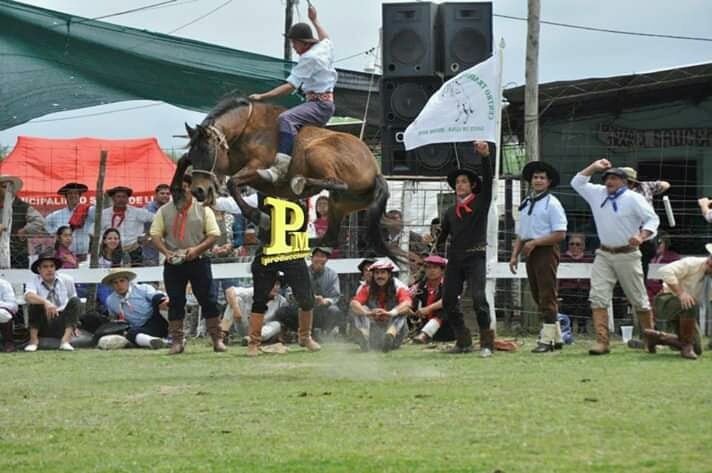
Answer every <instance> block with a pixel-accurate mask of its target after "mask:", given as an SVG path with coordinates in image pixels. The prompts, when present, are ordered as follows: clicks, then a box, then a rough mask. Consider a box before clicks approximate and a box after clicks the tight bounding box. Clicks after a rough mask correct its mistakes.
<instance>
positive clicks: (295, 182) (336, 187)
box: [289, 176, 349, 195]
mask: <svg viewBox="0 0 712 473" xmlns="http://www.w3.org/2000/svg"><path fill="white" fill-rule="evenodd" d="M289 185H290V187H291V188H292V192H294V194H296V195H302V194H303V193H304V190H305V189H306V188H310V189H317V192H321V191H322V190H328V191H347V190H349V186H348V184H346V183H345V182H342V181H339V180H337V179H316V178H313V177H304V176H294V177H293V178H292V180H291V181H290V182H289Z"/></svg>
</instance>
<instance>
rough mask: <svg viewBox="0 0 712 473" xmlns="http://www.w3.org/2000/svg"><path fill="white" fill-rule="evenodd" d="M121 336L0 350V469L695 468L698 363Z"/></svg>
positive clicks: (700, 389)
mask: <svg viewBox="0 0 712 473" xmlns="http://www.w3.org/2000/svg"><path fill="white" fill-rule="evenodd" d="M532 343H533V341H531V340H529V341H528V343H527V344H526V345H525V346H524V347H523V349H522V350H521V351H520V352H518V353H497V354H496V355H495V357H494V358H492V359H480V358H478V357H476V356H474V355H466V356H448V355H444V354H441V353H436V352H433V351H425V350H422V349H420V348H416V347H414V346H407V347H404V348H403V349H401V350H398V351H396V352H392V353H389V354H381V353H367V354H362V353H359V352H358V350H357V348H356V347H355V346H354V347H352V346H350V345H344V344H329V345H325V346H324V350H323V351H322V352H320V353H316V354H311V353H307V352H304V351H302V350H301V349H293V351H291V352H290V353H289V354H286V355H265V356H262V357H260V358H258V359H254V360H253V359H248V358H246V357H245V356H244V353H245V349H244V348H242V347H238V346H231V347H230V352H228V353H225V354H214V353H213V352H212V351H211V350H210V349H209V348H208V347H207V345H204V342H202V341H198V342H196V341H193V342H192V343H191V344H189V346H188V348H187V352H186V353H185V354H184V355H182V356H178V357H168V356H167V355H166V351H165V350H162V351H157V352H152V351H146V350H138V349H135V350H123V351H115V352H101V351H98V350H79V351H77V352H75V353H69V354H65V353H59V352H38V353H36V354H24V353H21V354H15V355H4V356H0V372H1V373H2V375H1V378H0V379H2V384H1V385H0V399H1V400H2V401H1V403H0V472H3V473H9V472H57V471H63V472H64V471H68V472H123V471H125V472H136V471H151V472H188V471H190V472H192V471H196V472H209V471H240V472H242V471H260V472H263V471H274V472H319V471H324V472H327V471H328V472H364V471H374V472H391V471H404V472H421V471H422V472H433V471H448V472H480V471H481V472H506V473H511V472H522V471H531V472H578V471H592V472H608V471H610V472H621V471H625V472H666V473H670V472H685V473H692V472H711V471H712V376H710V374H711V369H710V368H712V360H711V359H710V358H709V356H708V357H703V358H702V359H701V360H699V361H697V362H691V361H685V360H682V359H681V358H679V356H678V355H677V354H676V353H673V352H670V351H668V350H667V349H664V350H661V353H660V354H658V355H648V354H645V353H643V352H639V351H633V350H629V349H627V348H625V347H623V346H622V344H620V343H616V344H614V346H613V353H612V354H611V355H610V356H607V357H590V356H588V354H587V353H586V349H587V347H588V343H587V342H585V341H583V342H579V344H578V345H575V346H573V347H566V349H565V350H564V351H563V353H557V354H553V355H533V354H531V353H529V349H530V348H531V347H532Z"/></svg>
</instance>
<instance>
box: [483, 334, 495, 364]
mask: <svg viewBox="0 0 712 473" xmlns="http://www.w3.org/2000/svg"><path fill="white" fill-rule="evenodd" d="M493 353H494V330H492V329H491V328H486V329H480V358H489V357H490V356H492V354H493Z"/></svg>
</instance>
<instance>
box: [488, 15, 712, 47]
mask: <svg viewBox="0 0 712 473" xmlns="http://www.w3.org/2000/svg"><path fill="white" fill-rule="evenodd" d="M492 16H495V17H498V18H505V19H507V20H518V21H527V18H525V17H521V16H511V15H500V14H497V13H495V14H493V15H492ZM540 23H542V24H545V25H552V26H560V27H562V28H571V29H576V30H584V31H597V32H599V33H613V34H625V35H629V36H644V37H648V38H663V39H683V40H687V41H708V42H712V38H703V37H700V36H680V35H672V34H658V33H640V32H636V31H624V30H614V29H610V28H597V27H595V26H584V25H573V24H571V23H559V22H557V21H545V20H541V21H540Z"/></svg>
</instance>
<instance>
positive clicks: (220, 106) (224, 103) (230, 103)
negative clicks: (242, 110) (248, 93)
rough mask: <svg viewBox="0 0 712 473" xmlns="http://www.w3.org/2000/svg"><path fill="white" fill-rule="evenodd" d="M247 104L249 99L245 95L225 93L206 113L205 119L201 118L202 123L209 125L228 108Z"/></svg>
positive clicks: (227, 110) (228, 109) (231, 108)
mask: <svg viewBox="0 0 712 473" xmlns="http://www.w3.org/2000/svg"><path fill="white" fill-rule="evenodd" d="M249 104H250V101H249V100H248V99H246V98H245V97H239V96H235V95H226V96H224V97H222V98H221V99H220V101H219V102H218V103H217V105H215V107H213V109H212V110H210V112H209V113H208V114H207V115H206V117H205V120H203V125H211V124H213V122H215V120H216V119H217V118H218V117H220V116H222V115H224V114H226V113H227V112H229V111H230V110H233V109H236V108H239V107H245V106H247V105H249Z"/></svg>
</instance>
